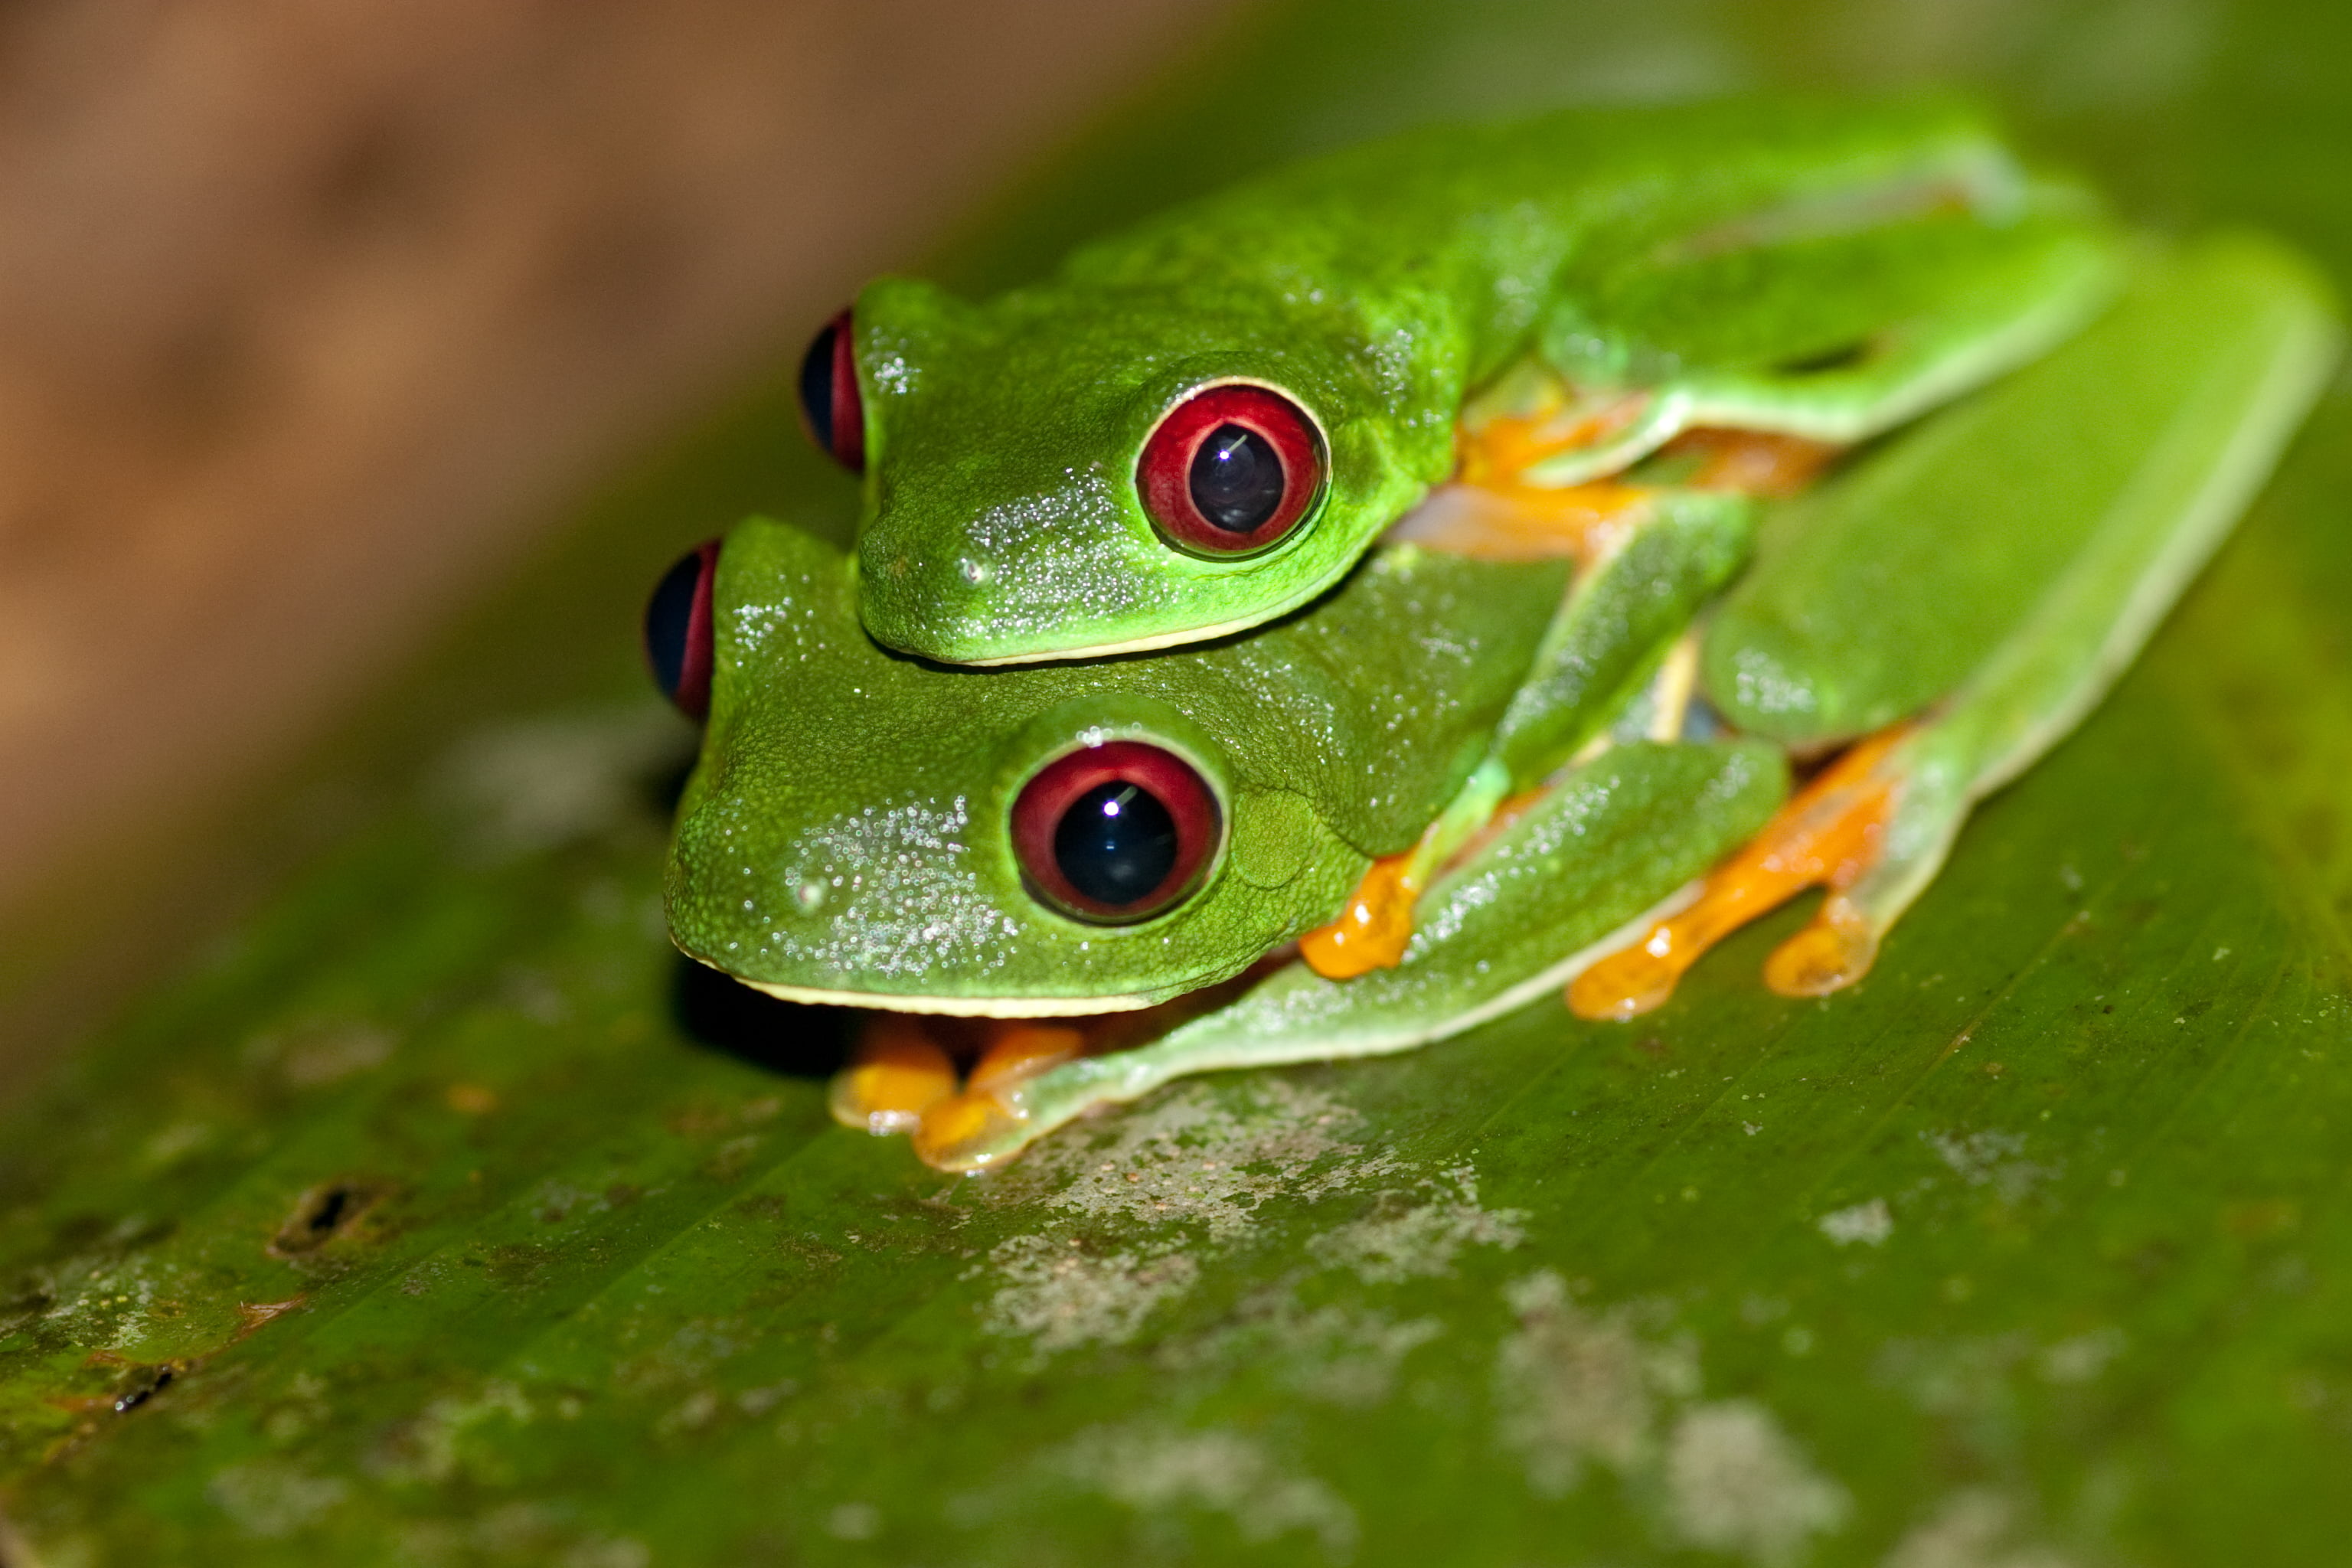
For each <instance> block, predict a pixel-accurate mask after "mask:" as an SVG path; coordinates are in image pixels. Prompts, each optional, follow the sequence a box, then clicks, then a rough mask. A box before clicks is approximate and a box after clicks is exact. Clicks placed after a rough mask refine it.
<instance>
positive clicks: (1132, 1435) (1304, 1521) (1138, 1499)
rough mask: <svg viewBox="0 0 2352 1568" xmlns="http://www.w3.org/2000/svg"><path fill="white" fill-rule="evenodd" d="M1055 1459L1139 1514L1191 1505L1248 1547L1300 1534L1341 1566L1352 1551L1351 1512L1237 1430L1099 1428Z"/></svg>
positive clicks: (1065, 1469) (1314, 1481)
mask: <svg viewBox="0 0 2352 1568" xmlns="http://www.w3.org/2000/svg"><path fill="white" fill-rule="evenodd" d="M1055 1458H1056V1459H1057V1460H1058V1466H1057V1468H1060V1469H1061V1470H1062V1471H1063V1472H1064V1473H1065V1474H1066V1475H1068V1476H1070V1477H1072V1478H1073V1479H1077V1480H1079V1481H1081V1482H1084V1483H1086V1484H1088V1485H1091V1486H1092V1487H1094V1488H1095V1489H1097V1490H1098V1491H1100V1492H1101V1493H1102V1494H1103V1495H1104V1496H1106V1497H1108V1498H1109V1499H1111V1500H1113V1501H1115V1502H1119V1503H1124V1504H1125V1505H1126V1506H1128V1507H1129V1508H1131V1509H1135V1510H1139V1511H1151V1510H1164V1509H1170V1508H1175V1507H1179V1506H1184V1505H1189V1506H1191V1507H1193V1508H1200V1509H1206V1510H1211V1511H1213V1512H1216V1513H1222V1514H1224V1515H1226V1516H1227V1517H1229V1518H1230V1519H1232V1520H1233V1521H1234V1526H1235V1528H1237V1529H1238V1530H1239V1531H1241V1534H1242V1538H1243V1539H1244V1540H1245V1541H1252V1542H1259V1541H1274V1540H1276V1539H1278V1538H1280V1537H1282V1536H1285V1535H1288V1534H1291V1533H1293V1532H1294V1531H1305V1532H1307V1533H1308V1534H1310V1535H1312V1536H1314V1537H1315V1538H1316V1540H1317V1541H1318V1542H1320V1543H1321V1545H1322V1548H1323V1551H1324V1553H1325V1555H1327V1556H1328V1557H1331V1558H1334V1559H1338V1560H1341V1561H1344V1560H1346V1559H1347V1558H1348V1557H1349V1556H1350V1555H1352V1554H1353V1553H1354V1551H1355V1547H1356V1534H1357V1525H1356V1512H1355V1510H1353V1509H1351V1508H1349V1506H1348V1504H1347V1502H1346V1500H1344V1499H1342V1498H1341V1497H1340V1496H1339V1493H1338V1492H1336V1491H1334V1490H1332V1489H1331V1488H1330V1487H1328V1486H1327V1485H1325V1484H1324V1483H1323V1482H1322V1481H1320V1480H1318V1479H1315V1478H1314V1477H1312V1476H1307V1475H1301V1474H1298V1473H1296V1472H1294V1471H1290V1470H1287V1469H1286V1468H1284V1467H1283V1466H1281V1465H1280V1464H1279V1463H1277V1462H1276V1460H1275V1459H1274V1458H1272V1457H1271V1456H1270V1455H1268V1454H1267V1452H1266V1451H1265V1447H1263V1446H1261V1445H1260V1444H1259V1443H1258V1442H1256V1441H1255V1440H1254V1439H1252V1438H1250V1437H1246V1436H1243V1435H1242V1434H1240V1433H1238V1432H1229V1431H1223V1430H1216V1429H1212V1430H1209V1431H1182V1430H1179V1429H1175V1428H1171V1427H1167V1426H1153V1425H1142V1424H1138V1425H1132V1426H1096V1427H1091V1428H1089V1429H1087V1431H1084V1432H1081V1433H1080V1434H1078V1436H1077V1437H1076V1439H1075V1440H1073V1441H1072V1442H1070V1443H1069V1444H1068V1445H1066V1447H1063V1448H1062V1449H1061V1450H1059V1452H1058V1453H1057V1454H1056V1455H1055Z"/></svg>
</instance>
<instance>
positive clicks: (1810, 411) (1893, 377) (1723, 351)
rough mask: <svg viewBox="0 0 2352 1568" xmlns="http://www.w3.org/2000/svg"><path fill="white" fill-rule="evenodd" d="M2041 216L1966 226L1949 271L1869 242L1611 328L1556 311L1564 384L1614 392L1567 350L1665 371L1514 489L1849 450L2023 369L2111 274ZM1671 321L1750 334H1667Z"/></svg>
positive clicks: (2080, 230)
mask: <svg viewBox="0 0 2352 1568" xmlns="http://www.w3.org/2000/svg"><path fill="white" fill-rule="evenodd" d="M2051 204H2052V205H2053V207H2055V208H2056V209H2058V210H2053V211H2051V212H2048V213H2045V214H2042V215H2038V216H2034V217H2032V218H2031V219H2028V220H2025V221H2022V222H2020V223H2017V224H2015V225H2013V226H1995V225H1990V224H1987V225H1980V226H1976V227H1974V228H1973V230H1972V231H1971V233H1970V234H1969V237H1968V239H1967V241H1966V242H1965V243H1964V244H1963V245H1962V246H1961V247H1960V248H1959V254H1958V255H1957V256H1956V255H1954V254H1951V247H1944V253H1942V254H1939V255H1937V256H1936V257H1934V258H1932V259H1928V258H1923V257H1915V256H1912V255H1910V254H1908V253H1906V246H1905V245H1904V244H1903V243H1902V242H1901V241H1900V239H1899V238H1898V237H1893V236H1886V235H1872V236H1867V237H1863V238H1860V239H1857V240H1856V241H1855V242H1854V243H1853V244H1852V245H1849V246H1844V247H1840V246H1835V245H1832V246H1828V247H1816V248H1815V250H1814V251H1813V252H1812V253H1810V254H1804V255H1800V256H1787V257H1774V258H1771V262H1770V265H1769V267H1767V268H1763V269H1761V270H1760V271H1750V270H1741V271H1735V272H1732V273H1731V274H1730V275H1729V276H1728V277H1727V278H1722V279H1707V278H1705V277H1694V278H1692V279H1688V280H1687V286H1686V287H1685V288H1683V289H1661V290H1658V293H1659V296H1660V297H1659V298H1658V299H1656V300H1652V301H1650V302H1648V304H1647V307H1646V309H1644V310H1642V311H1640V312H1637V313H1635V314H1633V315H1632V316H1631V317H1629V319H1628V321H1626V322H1625V323H1624V324H1623V325H1622V327H1618V328H1615V329H1614V330H1612V328H1609V327H1597V328H1596V327H1587V326H1582V325H1580V324H1577V323H1575V322H1574V321H1573V315H1572V311H1563V320H1562V321H1559V322H1557V323H1555V324H1554V326H1553V328H1552V330H1551V331H1550V332H1549V334H1548V341H1549V342H1550V343H1551V345H1552V346H1550V347H1549V348H1548V350H1547V357H1549V358H1551V359H1553V360H1554V361H1555V362H1556V363H1558V365H1559V370H1560V373H1561V374H1564V375H1566V376H1567V377H1569V379H1570V381H1572V382H1583V381H1586V380H1590V379H1595V378H1597V379H1598V380H1599V382H1600V383H1601V384H1611V383H1612V381H1613V380H1614V379H1615V377H1613V376H1612V374H1611V373H1610V371H1609V369H1608V367H1606V366H1605V365H1600V364H1595V365H1592V366H1591V367H1584V366H1580V364H1579V363H1578V358H1579V356H1578V353H1577V352H1576V351H1575V350H1574V349H1573V348H1571V347H1569V346H1568V344H1570V343H1576V342H1612V341H1615V342H1622V343H1628V344H1630V343H1641V344H1643V352H1644V353H1647V354H1648V355H1649V356H1651V357H1654V358H1659V359H1664V361H1666V362H1667V363H1672V364H1675V365H1677V366H1679V367H1681V368H1678V369H1676V370H1675V371H1674V372H1673V373H1672V374H1669V375H1666V376H1664V377H1663V378H1661V379H1656V380H1652V379H1649V378H1647V377H1644V376H1643V375H1641V374H1638V371H1637V372H1636V374H1634V375H1633V377H1632V379H1631V382H1630V384H1629V387H1628V390H1629V391H1640V392H1643V393H1644V394H1646V403H1645V405H1643V408H1642V410H1641V412H1640V414H1639V416H1637V417H1636V418H1634V419H1633V421H1632V422H1630V423H1629V424H1627V425H1626V426H1624V428H1622V430H1619V431H1617V432H1616V433H1615V434H1613V435H1612V437H1610V438H1608V439H1607V440H1605V441H1602V442H1600V443H1597V444H1594V445H1592V446H1590V447H1577V448H1572V449H1570V450H1568V451H1565V452H1563V453H1561V454H1559V456H1558V457H1556V458H1550V459H1548V460H1546V461H1544V462H1542V463H1539V464H1538V465H1536V466H1535V467H1533V468H1529V469H1528V472H1527V475H1526V480H1527V482H1528V483H1531V484H1541V485H1569V484H1579V483H1583V482H1585V481H1587V480H1589V479H1593V478H1596V477H1598V476H1600V475H1602V474H1607V473H1612V472H1615V471H1617V470H1618V469H1620V468H1623V467H1624V466H1625V465H1626V464H1628V463H1631V462H1633V461H1634V460H1636V459H1638V458H1641V457H1643V456H1644V455H1646V454H1647V453H1648V452H1650V451H1653V450H1654V449H1655V448H1656V447H1659V446H1660V445H1662V444H1663V443H1664V442H1665V441H1668V440H1671V439H1672V438H1673V437H1675V436H1677V435H1679V434H1681V433H1682V432H1683V431H1684V430H1686V429H1692V428H1697V427H1701V426H1711V427H1717V428H1724V429H1735V430H1752V431H1758V432H1763V433H1769V434H1774V435H1782V436H1793V437H1803V438H1805V439H1808V440H1813V441H1821V442H1826V443H1830V444H1832V445H1838V446H1847V445H1852V444H1853V443H1854V442H1857V441H1862V440H1865V439H1868V438H1869V437H1874V436H1876V435H1879V434H1881V433H1883V432H1885V431H1887V430H1890V429H1893V428H1895V427H1896V426H1901V425H1904V424H1906V423H1908V422H1909V421H1911V420H1913V419H1916V418H1917V417H1918V416H1920V415H1922V414H1925V413H1927V411H1928V410H1930V409H1932V408H1935V407H1937V406H1939V405H1943V404H1945V403H1948V402H1949V401H1950V400H1951V399H1953V398H1955V397H1958V396H1960V395H1964V394H1966V393H1967V392H1969V391H1970V390H1971V389H1973V388H1976V387H1979V386H1983V385H1986V384H1990V383H1991V382H1994V381H1996V380H1998V379H2000V377H2002V376H2004V375H2007V374H2010V373H2011V372H2013V371H2015V370H2016V369H2018V368H2019V367H2020V366H2021V365H2025V364H2028V363H2032V362H2033V361H2034V360H2037V359H2039V358H2041V357H2042V355H2044V354H2045V353H2049V352H2050V351H2051V350H2052V349H2053V347H2055V346H2056V345H2058V344H2060V343H2062V342H2065V341H2066V340H2067V339H2069V338H2071V337H2073V336H2074V334H2075V333H2077V332H2079V331H2082V330H2083V328H2084V326H2085V325H2086V324H2087V323H2089V322H2090V321H2092V320H2094V319H2095V317H2096V316H2097V315H2098V314H2099V313H2100V311H2101V310H2103V309H2104V308H2105V306H2106V305H2107V304H2108V303H2109V302H2110V301H2111V300H2113V299H2114V298H2115V294H2116V287H2117V285H2118V283H2119V281H2120V279H2121V274H2122V268H2121V267H2120V265H2119V257H2118V247H2117V246H2116V241H2115V239H2114V237H2113V236H2112V234H2111V233H2110V232H2109V231H2108V230H2107V229H2106V228H2105V226H2103V225H2101V224H2098V223H2096V222H2095V221H2092V220H2089V219H2086V218H2084V217H2083V216H2080V215H2078V214H2075V213H2073V212H2070V211H2066V210H2064V209H2065V208H2066V207H2068V206H2069V205H2074V204H2072V203H2070V202H2068V201H2067V200H2065V199H2063V198H2052V199H2051ZM1678 295H1679V296H1682V297H1681V298H1680V299H1679V300H1678V299H1677V296H1678ZM1651 317H1655V318H1657V319H1656V320H1654V321H1653V320H1647V319H1645V318H1651ZM1676 317H1694V318H1697V319H1698V320H1699V321H1703V322H1724V323H1730V322H1737V321H1752V322H1753V323H1754V324H1752V325H1747V326H1740V327H1733V326H1728V325H1726V326H1720V327H1706V326H1702V327H1700V328H1698V329H1696V330H1693V331H1676V329H1675V326H1674V325H1673V324H1672V323H1673V322H1674V320H1675V318H1676ZM1563 340H1565V341H1563ZM1620 352H1623V351H1622V349H1621V351H1620Z"/></svg>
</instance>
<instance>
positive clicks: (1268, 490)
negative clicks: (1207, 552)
mask: <svg viewBox="0 0 2352 1568" xmlns="http://www.w3.org/2000/svg"><path fill="white" fill-rule="evenodd" d="M1192 504H1193V505H1194V506H1196V507H1199V508H1200V509H1201V515H1202V517H1205V518H1207V519H1208V520H1209V521H1210V522H1211V523H1212V524H1213V525H1214V526H1215V527H1218V528H1221V529H1223V530H1224V531H1226V532H1227V533H1249V532H1252V531H1255V530H1256V529H1259V528H1262V527H1264V526H1265V520H1266V519H1268V518H1270V517H1272V516H1273V515H1274V514H1275V511H1276V509H1278V508H1279V507H1280V506H1281V505H1282V459H1281V458H1278V457H1276V455H1275V450H1274V444H1273V443H1272V442H1270V441H1268V440H1267V439H1266V438H1265V437H1263V436H1261V435H1259V434H1258V433H1257V432H1256V431H1255V430H1251V429H1248V428H1246V427H1244V426H1240V425H1220V426H1217V427H1216V428H1215V429H1214V430H1212V431H1210V432H1209V438H1208V439H1207V440H1205V441H1203V442H1202V443H1201V449H1200V450H1199V451H1197V452H1195V453H1193V454H1192Z"/></svg>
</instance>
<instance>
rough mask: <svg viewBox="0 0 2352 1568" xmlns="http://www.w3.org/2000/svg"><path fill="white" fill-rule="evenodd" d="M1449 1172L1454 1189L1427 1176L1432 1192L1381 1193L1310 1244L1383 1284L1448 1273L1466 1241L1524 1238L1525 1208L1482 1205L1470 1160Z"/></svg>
mask: <svg viewBox="0 0 2352 1568" xmlns="http://www.w3.org/2000/svg"><path fill="white" fill-rule="evenodd" d="M1445 1177H1446V1179H1447V1180H1448V1181H1451V1182H1452V1183H1453V1184H1454V1193H1453V1194H1447V1193H1446V1192H1445V1190H1444V1186H1443V1185H1441V1184H1438V1183H1435V1182H1428V1181H1424V1182H1423V1183H1422V1184H1421V1188H1420V1191H1421V1192H1422V1193H1423V1194H1432V1193H1433V1194H1435V1195H1433V1196H1421V1197H1419V1198H1416V1196H1415V1194H1412V1193H1406V1192H1397V1191H1390V1192H1386V1193H1382V1194H1381V1196H1380V1199H1379V1202H1378V1204H1377V1205H1376V1206H1375V1207H1374V1209H1373V1212H1372V1213H1371V1214H1370V1215H1366V1216H1365V1217H1363V1218H1362V1219H1359V1220H1353V1221H1350V1222H1349V1223H1348V1224H1346V1225H1343V1226H1339V1227H1338V1228H1337V1229H1335V1230H1328V1231H1326V1232H1324V1233H1323V1234H1322V1235H1320V1236H1318V1237H1314V1238H1312V1239H1311V1240H1309V1241H1308V1242H1307V1250H1308V1251H1309V1252H1311V1253H1313V1254H1314V1255H1315V1257H1316V1258H1317V1259H1318V1261H1320V1262H1322V1263H1324V1264H1325V1265H1327V1266H1329V1267H1334V1268H1352V1269H1354V1270H1355V1272H1356V1275H1357V1277H1358V1278H1359V1279H1362V1280H1363V1281H1364V1282H1365V1283H1366V1284H1368V1285H1381V1284H1389V1283H1392V1282H1394V1281H1396V1280H1399V1279H1412V1278H1413V1277H1414V1276H1416V1275H1428V1276H1438V1275H1443V1274H1445V1273H1447V1272H1449V1271H1450V1270H1451V1269H1452V1268H1453V1267H1454V1255H1455V1254H1456V1253H1458V1252H1460V1251H1461V1250H1462V1249H1463V1248H1464V1247H1470V1246H1478V1247H1502V1248H1503V1249H1505V1250H1506V1251H1507V1250H1509V1249H1510V1248H1512V1247H1517V1246H1518V1245H1519V1243H1520V1241H1521V1240H1523V1239H1524V1238H1525V1236H1526V1233H1525V1231H1524V1230H1523V1229H1522V1227H1521V1223H1520V1222H1521V1221H1523V1220H1525V1219H1526V1218H1527V1213H1526V1211H1525V1210H1523V1209H1495V1210H1490V1209H1484V1208H1481V1207H1479V1206H1478V1180H1477V1173H1475V1171H1473V1170H1472V1169H1471V1168H1470V1167H1469V1166H1467V1165H1459V1166H1456V1167H1454V1169H1452V1170H1450V1171H1447V1172H1446V1173H1445Z"/></svg>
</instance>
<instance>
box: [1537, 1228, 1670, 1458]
mask: <svg viewBox="0 0 2352 1568" xmlns="http://www.w3.org/2000/svg"><path fill="white" fill-rule="evenodd" d="M1506 1299H1507V1300H1508V1301H1509V1303H1510V1306H1511V1310H1513V1311H1514V1312H1515V1313H1516V1314H1517V1317H1518V1320H1519V1328H1518V1331H1517V1332H1516V1333H1514V1334H1512V1335H1511V1336H1510V1337H1508V1338H1507V1339H1506V1340H1505V1341H1504V1342H1503V1344H1502V1347H1501V1349H1500V1351H1499V1352H1497V1355H1496V1366H1495V1394H1496V1403H1497V1405H1499V1407H1500V1409H1501V1411H1502V1425H1501V1430H1502V1437H1503V1441H1504V1442H1505V1443H1506V1444H1507V1446H1509V1447H1513V1448H1516V1449H1517V1450H1518V1452H1519V1454H1520V1456H1521V1458H1523V1459H1524V1460H1525V1461H1526V1464H1527V1469H1528V1485H1529V1486H1531V1487H1533V1488H1534V1489H1536V1491H1537V1492H1538V1493H1539V1494H1541V1495H1542V1496H1545V1497H1558V1496H1560V1495H1561V1494H1563V1493H1565V1492H1567V1491H1569V1490H1570V1489H1572V1488H1573V1487H1574V1486H1575V1485H1576V1483H1577V1480H1578V1479H1579V1478H1580V1476H1581V1475H1582V1473H1583V1470H1584V1467H1585V1466H1586V1465H1587V1464H1589V1463H1591V1462H1594V1461H1598V1462H1600V1463H1601V1464H1605V1465H1607V1466H1609V1467H1610V1468H1612V1469H1615V1470H1618V1471H1620V1472H1624V1471H1628V1470H1631V1469H1633V1468H1635V1467H1637V1466H1639V1465H1642V1464H1643V1463H1644V1462H1645V1461H1646V1460H1648V1459H1649V1458H1651V1457H1652V1449H1653V1447H1654V1441H1655V1439H1654V1432H1653V1426H1654V1415H1655V1409H1654V1403H1655V1402H1654V1394H1656V1393H1657V1392H1658V1391H1657V1390H1656V1389H1655V1388H1654V1384H1656V1383H1657V1382H1658V1381H1659V1379H1658V1376H1657V1373H1658V1366H1657V1358H1656V1353H1655V1352H1654V1350H1653V1349H1652V1348H1651V1347H1650V1346H1648V1345H1646V1344H1645V1343H1644V1342H1643V1341H1642V1340H1641V1339H1640V1338H1639V1337H1638V1336H1637V1335H1636V1334H1635V1333H1634V1331H1633V1326H1632V1324H1631V1322H1630V1321H1629V1319H1628V1317H1627V1315H1626V1314H1625V1313H1623V1312H1622V1311H1612V1312H1608V1313H1602V1314H1595V1313H1592V1312H1590V1311H1587V1310H1585V1309H1584V1308H1583V1307H1582V1306H1580V1304H1579V1303H1578V1302H1577V1301H1576V1300H1575V1299H1574V1298H1573V1297H1572V1296H1570V1293H1569V1290H1568V1287H1567V1286H1566V1285H1565V1284H1564V1283H1563V1282H1562V1281H1561V1279H1560V1278H1559V1275H1557V1274H1554V1273H1552V1272H1550V1271H1549V1270H1548V1269H1547V1270H1546V1271H1544V1272H1542V1273H1540V1274H1536V1275H1533V1276H1531V1277H1530V1278H1528V1279H1523V1280H1521V1281H1519V1282H1518V1283H1517V1284H1516V1285H1514V1286H1512V1287H1511V1288H1510V1289H1509V1290H1508V1291H1507V1292H1506ZM1668 1381H1670V1382H1677V1381H1679V1380H1678V1379H1669V1380H1668Z"/></svg>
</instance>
